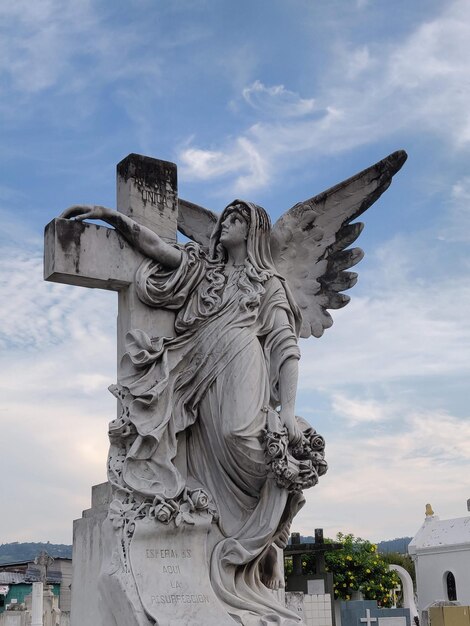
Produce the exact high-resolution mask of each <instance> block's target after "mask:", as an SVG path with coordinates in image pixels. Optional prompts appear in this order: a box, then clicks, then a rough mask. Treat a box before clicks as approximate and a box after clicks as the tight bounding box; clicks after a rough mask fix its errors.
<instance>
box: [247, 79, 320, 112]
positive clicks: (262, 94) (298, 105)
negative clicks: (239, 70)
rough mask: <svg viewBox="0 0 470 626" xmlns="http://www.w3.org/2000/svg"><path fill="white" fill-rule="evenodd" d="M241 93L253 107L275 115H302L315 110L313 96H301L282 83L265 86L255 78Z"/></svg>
mask: <svg viewBox="0 0 470 626" xmlns="http://www.w3.org/2000/svg"><path fill="white" fill-rule="evenodd" d="M242 95H243V98H244V100H245V101H246V102H247V103H248V104H249V105H250V106H251V107H253V108H254V109H256V110H259V111H261V113H263V114H267V115H272V116H276V117H303V116H304V115H308V114H309V113H312V112H313V111H315V100H314V99H313V98H301V97H300V96H299V94H297V93H295V92H293V91H289V90H288V89H286V88H285V87H284V85H274V86H272V87H266V85H264V84H263V83H262V82H261V81H259V80H255V82H254V83H252V84H251V85H250V86H249V87H245V88H244V89H243V92H242Z"/></svg>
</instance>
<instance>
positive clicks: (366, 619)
mask: <svg viewBox="0 0 470 626" xmlns="http://www.w3.org/2000/svg"><path fill="white" fill-rule="evenodd" d="M360 621H361V622H364V623H366V624H367V626H372V623H373V622H376V621H377V618H376V617H371V616H370V609H366V616H365V617H361V619H360Z"/></svg>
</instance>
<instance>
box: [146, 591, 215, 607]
mask: <svg viewBox="0 0 470 626" xmlns="http://www.w3.org/2000/svg"><path fill="white" fill-rule="evenodd" d="M150 602H151V604H209V602H210V599H209V596H206V594H205V593H172V594H161V595H157V596H150Z"/></svg>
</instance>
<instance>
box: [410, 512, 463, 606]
mask: <svg viewBox="0 0 470 626" xmlns="http://www.w3.org/2000/svg"><path fill="white" fill-rule="evenodd" d="M408 553H409V554H410V556H411V557H412V559H413V561H414V562H415V566H416V583H417V594H418V609H419V611H420V612H421V611H423V610H425V609H427V608H428V607H429V605H430V604H432V603H434V602H440V601H452V600H456V601H457V602H459V604H462V605H467V606H468V605H470V516H468V517H458V518H455V519H448V520H440V519H439V517H438V516H437V515H435V514H434V512H433V510H432V509H431V506H430V505H429V504H428V505H427V506H426V518H425V520H424V523H423V525H422V526H421V528H420V529H419V530H418V532H417V533H416V535H415V537H414V538H413V540H412V541H411V543H410V545H409V546H408Z"/></svg>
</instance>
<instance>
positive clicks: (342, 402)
mask: <svg viewBox="0 0 470 626" xmlns="http://www.w3.org/2000/svg"><path fill="white" fill-rule="evenodd" d="M332 409H333V412H334V413H336V414H337V415H339V416H340V417H343V418H345V419H346V420H347V421H348V422H349V423H350V424H352V425H354V424H360V423H362V422H381V421H383V420H384V419H387V410H386V407H384V406H382V405H381V404H380V403H379V402H377V401H375V400H361V399H355V398H350V397H347V396H345V395H343V394H340V393H335V394H333V396H332Z"/></svg>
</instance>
